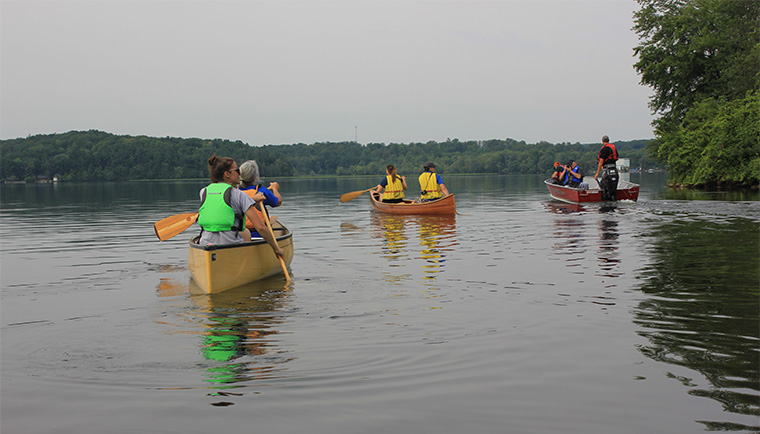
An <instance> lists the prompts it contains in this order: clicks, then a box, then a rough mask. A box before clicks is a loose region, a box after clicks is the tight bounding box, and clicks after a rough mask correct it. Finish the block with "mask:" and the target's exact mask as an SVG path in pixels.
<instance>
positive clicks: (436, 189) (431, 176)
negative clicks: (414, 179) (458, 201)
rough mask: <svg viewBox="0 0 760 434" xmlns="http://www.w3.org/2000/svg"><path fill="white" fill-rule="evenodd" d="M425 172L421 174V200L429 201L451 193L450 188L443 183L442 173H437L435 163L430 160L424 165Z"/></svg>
mask: <svg viewBox="0 0 760 434" xmlns="http://www.w3.org/2000/svg"><path fill="white" fill-rule="evenodd" d="M422 169H423V170H424V172H422V175H420V178H419V181H420V202H428V201H431V200H436V199H440V198H442V197H444V196H448V195H449V190H447V189H446V186H445V185H443V180H442V179H441V177H440V175H438V174H437V173H435V164H433V162H432V161H428V162H427V163H425V165H424V166H422Z"/></svg>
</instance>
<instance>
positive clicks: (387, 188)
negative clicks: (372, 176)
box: [372, 164, 406, 203]
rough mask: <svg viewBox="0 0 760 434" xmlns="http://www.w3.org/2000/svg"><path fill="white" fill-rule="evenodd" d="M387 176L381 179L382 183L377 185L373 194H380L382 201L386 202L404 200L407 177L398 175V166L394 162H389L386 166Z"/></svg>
mask: <svg viewBox="0 0 760 434" xmlns="http://www.w3.org/2000/svg"><path fill="white" fill-rule="evenodd" d="M385 173H386V176H385V178H383V179H382V181H380V184H378V185H377V187H375V190H374V191H373V192H372V194H380V192H383V195H382V197H380V202H385V203H401V202H403V201H404V190H406V177H405V176H398V175H397V174H396V168H395V167H393V164H389V165H388V166H387V167H386V168H385Z"/></svg>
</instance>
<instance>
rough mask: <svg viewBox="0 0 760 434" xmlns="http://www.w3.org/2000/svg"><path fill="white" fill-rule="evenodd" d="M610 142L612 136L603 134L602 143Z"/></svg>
mask: <svg viewBox="0 0 760 434" xmlns="http://www.w3.org/2000/svg"><path fill="white" fill-rule="evenodd" d="M609 142H610V138H609V137H607V136H602V143H609Z"/></svg>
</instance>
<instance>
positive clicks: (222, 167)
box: [198, 155, 284, 256]
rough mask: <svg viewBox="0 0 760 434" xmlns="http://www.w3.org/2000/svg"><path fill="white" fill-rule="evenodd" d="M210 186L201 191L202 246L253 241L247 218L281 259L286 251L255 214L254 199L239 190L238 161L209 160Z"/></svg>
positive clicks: (199, 217) (200, 222) (199, 215)
mask: <svg viewBox="0 0 760 434" xmlns="http://www.w3.org/2000/svg"><path fill="white" fill-rule="evenodd" d="M208 172H209V178H211V184H209V185H208V186H206V187H203V188H202V189H201V191H200V197H201V207H200V209H199V210H198V224H199V225H200V227H201V229H203V231H202V232H201V238H200V240H199V242H198V243H199V244H203V245H206V244H231V243H242V242H247V241H251V232H250V231H249V230H248V229H246V227H245V221H246V217H247V218H248V219H249V220H250V221H251V222H252V223H253V227H254V228H255V229H256V230H257V231H258V232H259V234H261V237H262V238H264V240H265V241H266V242H267V244H269V246H270V247H272V250H273V251H274V253H275V254H276V255H278V256H282V255H283V253H284V252H283V251H282V249H281V248H280V247H278V246H277V241H276V240H275V239H274V237H273V236H272V235H271V233H270V232H269V231H268V230H267V227H266V224H265V223H264V221H263V220H262V219H261V217H259V215H258V214H256V209H255V207H254V205H255V202H254V201H253V199H252V198H251V197H250V196H248V195H247V194H245V193H243V192H242V191H240V190H238V189H237V188H234V187H236V186H237V185H238V184H240V168H239V167H238V165H237V163H235V160H233V159H232V158H228V157H217V156H216V155H214V156H212V157H211V158H209V159H208Z"/></svg>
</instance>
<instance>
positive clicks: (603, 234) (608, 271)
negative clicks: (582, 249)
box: [596, 216, 620, 286]
mask: <svg viewBox="0 0 760 434" xmlns="http://www.w3.org/2000/svg"><path fill="white" fill-rule="evenodd" d="M598 225H599V251H598V252H597V255H596V256H597V260H598V261H599V269H600V270H599V273H597V275H598V276H602V277H620V273H619V272H616V271H615V269H616V268H618V267H619V266H620V258H619V257H618V255H619V253H618V249H619V248H620V246H619V241H618V238H619V237H620V234H619V233H618V222H617V220H615V219H614V218H613V217H612V216H605V217H603V218H602V219H601V220H599V223H598ZM608 286H611V285H608Z"/></svg>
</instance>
